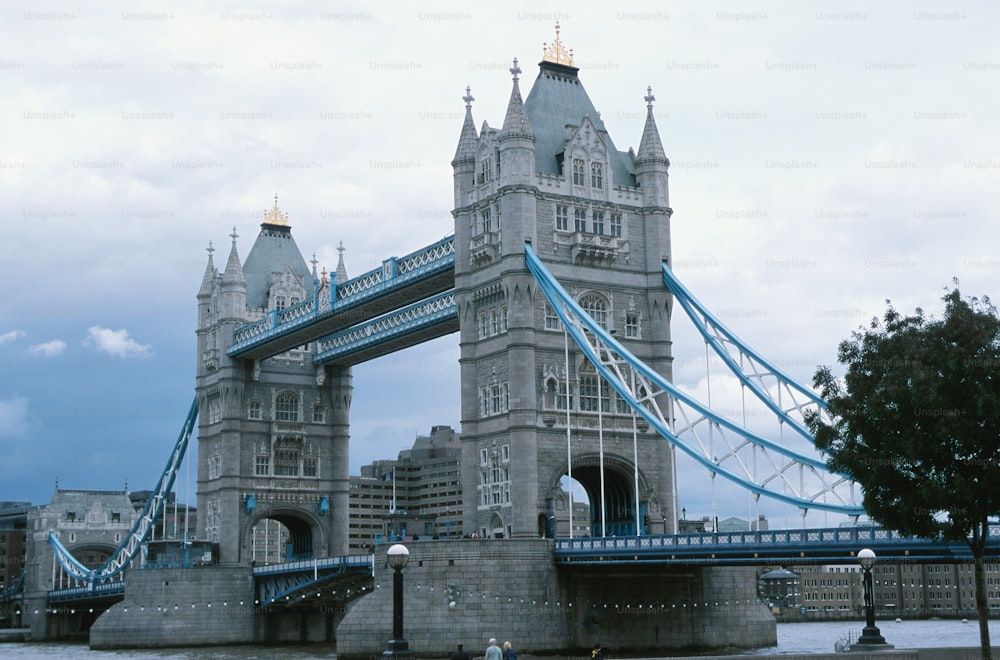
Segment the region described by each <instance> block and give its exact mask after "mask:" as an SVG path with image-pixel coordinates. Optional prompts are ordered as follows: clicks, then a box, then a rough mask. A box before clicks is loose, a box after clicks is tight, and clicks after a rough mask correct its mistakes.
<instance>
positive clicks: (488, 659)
mask: <svg viewBox="0 0 1000 660" xmlns="http://www.w3.org/2000/svg"><path fill="white" fill-rule="evenodd" d="M483 660H503V653H501V652H500V647H499V646H497V640H496V638H495V637H490V645H489V646H487V647H486V653H484V654H483Z"/></svg>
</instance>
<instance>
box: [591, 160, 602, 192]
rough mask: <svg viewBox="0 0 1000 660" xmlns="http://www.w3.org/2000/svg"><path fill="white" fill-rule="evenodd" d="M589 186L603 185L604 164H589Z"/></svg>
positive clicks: (599, 186) (598, 186) (600, 186)
mask: <svg viewBox="0 0 1000 660" xmlns="http://www.w3.org/2000/svg"><path fill="white" fill-rule="evenodd" d="M590 187H591V188H603V187H604V165H603V164H601V163H591V164H590Z"/></svg>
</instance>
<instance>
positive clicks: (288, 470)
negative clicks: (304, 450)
mask: <svg viewBox="0 0 1000 660" xmlns="http://www.w3.org/2000/svg"><path fill="white" fill-rule="evenodd" d="M274 475H275V476H277V477H297V476H298V475H299V452H297V451H295V450H294V449H279V450H278V451H276V452H275V455H274Z"/></svg>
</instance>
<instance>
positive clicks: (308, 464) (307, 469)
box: [302, 456, 319, 477]
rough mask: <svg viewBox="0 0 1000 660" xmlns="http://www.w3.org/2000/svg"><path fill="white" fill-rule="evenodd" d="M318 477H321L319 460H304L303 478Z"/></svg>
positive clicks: (311, 458)
mask: <svg viewBox="0 0 1000 660" xmlns="http://www.w3.org/2000/svg"><path fill="white" fill-rule="evenodd" d="M318 475H319V459H318V458H315V457H312V456H310V457H308V458H305V459H303V461H302V476H303V477H315V476H318Z"/></svg>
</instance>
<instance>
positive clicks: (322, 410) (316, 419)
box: [313, 404, 326, 424]
mask: <svg viewBox="0 0 1000 660" xmlns="http://www.w3.org/2000/svg"><path fill="white" fill-rule="evenodd" d="M324 422H326V407H325V406H321V405H319V404H316V405H315V406H313V424H323V423H324Z"/></svg>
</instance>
